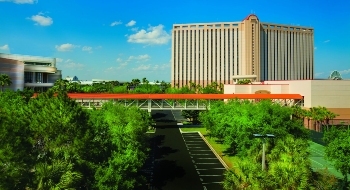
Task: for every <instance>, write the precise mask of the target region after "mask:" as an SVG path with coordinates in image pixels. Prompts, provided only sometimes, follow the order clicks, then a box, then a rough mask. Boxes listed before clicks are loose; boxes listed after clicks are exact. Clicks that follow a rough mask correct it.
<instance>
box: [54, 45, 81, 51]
mask: <svg viewBox="0 0 350 190" xmlns="http://www.w3.org/2000/svg"><path fill="white" fill-rule="evenodd" d="M55 47H56V50H57V51H71V50H72V49H74V48H75V47H77V46H76V45H73V44H70V43H66V44H61V45H56V46H55Z"/></svg>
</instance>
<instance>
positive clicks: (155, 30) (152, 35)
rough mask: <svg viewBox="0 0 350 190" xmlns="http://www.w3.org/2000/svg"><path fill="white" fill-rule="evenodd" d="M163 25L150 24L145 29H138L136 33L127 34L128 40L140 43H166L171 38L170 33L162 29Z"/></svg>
mask: <svg viewBox="0 0 350 190" xmlns="http://www.w3.org/2000/svg"><path fill="white" fill-rule="evenodd" d="M163 28H164V26H163V25H161V24H160V25H158V26H154V27H153V26H150V27H149V28H148V29H147V31H146V30H143V29H142V30H140V31H139V32H137V33H136V34H132V35H130V36H128V42H131V43H142V44H166V43H168V41H169V40H170V39H171V35H170V34H168V33H167V32H166V31H165V30H163Z"/></svg>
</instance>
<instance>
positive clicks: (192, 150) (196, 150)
mask: <svg viewBox="0 0 350 190" xmlns="http://www.w3.org/2000/svg"><path fill="white" fill-rule="evenodd" d="M191 151H209V152H211V150H191Z"/></svg>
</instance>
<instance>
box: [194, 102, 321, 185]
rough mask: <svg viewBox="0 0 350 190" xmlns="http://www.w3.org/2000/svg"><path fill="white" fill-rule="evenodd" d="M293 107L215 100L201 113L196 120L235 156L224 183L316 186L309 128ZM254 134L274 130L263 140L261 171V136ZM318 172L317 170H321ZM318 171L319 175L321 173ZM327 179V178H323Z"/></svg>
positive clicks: (269, 103) (228, 152) (227, 152)
mask: <svg viewBox="0 0 350 190" xmlns="http://www.w3.org/2000/svg"><path fill="white" fill-rule="evenodd" d="M292 115H296V113H295V110H294V109H292V108H290V107H286V106H281V105H279V104H274V103H272V102H271V101H260V102H256V103H252V102H249V101H240V100H232V101H229V102H227V103H224V102H217V103H216V104H214V105H211V109H210V110H209V111H207V112H203V113H201V114H200V121H201V122H202V124H203V125H204V126H205V127H206V128H207V130H208V131H209V135H210V136H211V137H213V138H215V139H217V141H219V142H222V143H224V144H226V145H228V146H229V148H228V149H227V151H226V152H225V154H226V155H230V156H234V157H235V162H234V163H233V165H234V167H233V168H232V170H230V171H228V172H227V173H226V175H225V181H224V187H225V189H259V190H260V189H312V188H313V187H315V185H314V184H315V183H314V180H318V179H320V178H321V177H318V178H314V177H313V172H312V169H311V163H310V160H309V159H307V158H308V156H309V151H308V147H309V144H308V139H309V134H308V131H307V129H305V128H304V126H303V119H302V118H300V117H292ZM253 134H273V135H275V138H269V139H265V141H266V165H267V169H266V170H264V171H262V166H261V159H262V139H257V138H254V136H253ZM320 175H321V174H320ZM321 176H322V175H321ZM327 179H328V178H327Z"/></svg>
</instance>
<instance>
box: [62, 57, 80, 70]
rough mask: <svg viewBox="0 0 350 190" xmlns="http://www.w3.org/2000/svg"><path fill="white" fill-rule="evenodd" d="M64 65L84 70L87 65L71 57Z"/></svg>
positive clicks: (68, 67)
mask: <svg viewBox="0 0 350 190" xmlns="http://www.w3.org/2000/svg"><path fill="white" fill-rule="evenodd" d="M62 67H64V68H66V69H75V70H82V69H83V68H84V67H85V65H84V64H81V63H76V62H74V61H73V60H71V59H67V60H66V61H65V63H64V64H63V65H62Z"/></svg>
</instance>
